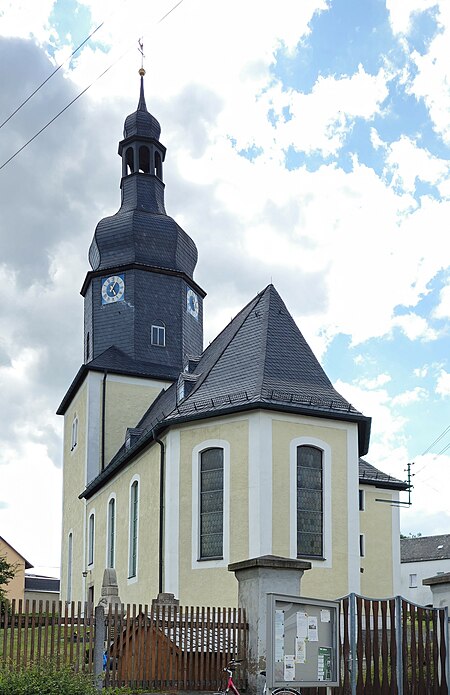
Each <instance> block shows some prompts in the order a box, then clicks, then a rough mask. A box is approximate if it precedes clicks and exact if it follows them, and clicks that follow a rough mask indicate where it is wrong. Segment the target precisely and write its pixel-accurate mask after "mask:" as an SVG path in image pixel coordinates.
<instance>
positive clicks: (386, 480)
mask: <svg viewBox="0 0 450 695" xmlns="http://www.w3.org/2000/svg"><path fill="white" fill-rule="evenodd" d="M359 482H360V483H362V484H363V485H374V486H375V487H382V488H384V489H386V488H389V489H392V490H407V489H408V483H405V482H404V481H402V480H398V478H394V477H393V476H392V475H388V474H387V473H383V472H382V471H379V470H378V468H375V466H372V465H371V464H370V463H367V461H365V460H364V459H359Z"/></svg>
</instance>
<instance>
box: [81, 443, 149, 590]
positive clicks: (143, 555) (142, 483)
mask: <svg viewBox="0 0 450 695" xmlns="http://www.w3.org/2000/svg"><path fill="white" fill-rule="evenodd" d="M159 472H160V448H159V445H158V444H156V445H153V446H152V447H150V448H149V449H148V450H147V451H146V452H145V454H143V455H142V456H140V457H139V458H137V459H136V460H135V461H133V462H132V463H131V464H130V465H129V466H128V467H127V468H126V469H125V470H123V471H120V472H119V473H118V474H117V475H116V476H115V477H114V479H113V480H111V481H110V482H108V483H107V484H106V485H105V487H104V488H103V490H102V491H101V492H99V493H97V494H96V495H94V497H93V498H92V499H90V500H89V501H88V503H87V509H86V512H87V514H86V519H87V520H88V519H89V516H90V514H91V513H92V512H93V511H94V512H95V546H94V562H93V564H92V565H91V566H88V567H87V569H88V575H87V578H86V592H87V589H88V587H89V586H91V585H94V602H95V603H97V602H98V601H99V600H100V590H101V586H102V581H103V572H104V569H105V567H106V543H107V509H108V501H109V499H110V495H111V493H115V495H116V562H115V566H116V570H117V580H118V584H119V593H120V598H121V600H122V601H123V602H124V603H146V602H148V603H151V601H152V599H153V598H155V597H156V596H157V594H158V539H159ZM135 476H139V545H138V570H137V579H136V580H134V579H132V580H129V579H128V535H129V528H130V526H129V508H130V485H131V483H132V480H133V478H134V477H135ZM88 530H89V525H88V523H87V524H86V548H87V547H88V538H87V534H88Z"/></svg>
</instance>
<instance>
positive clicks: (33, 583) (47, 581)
mask: <svg viewBox="0 0 450 695" xmlns="http://www.w3.org/2000/svg"><path fill="white" fill-rule="evenodd" d="M59 587H60V580H59V579H56V578H55V577H44V576H42V575H40V574H26V575H25V591H43V592H47V591H48V592H52V593H57V594H59Z"/></svg>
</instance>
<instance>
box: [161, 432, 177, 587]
mask: <svg viewBox="0 0 450 695" xmlns="http://www.w3.org/2000/svg"><path fill="white" fill-rule="evenodd" d="M165 446H166V466H165V478H166V480H165V492H164V496H165V505H164V506H165V510H166V513H165V519H164V539H165V540H164V588H163V591H165V592H169V593H172V594H174V596H176V597H178V596H179V573H180V568H179V544H180V430H173V431H172V432H169V434H168V436H167V438H166V442H165Z"/></svg>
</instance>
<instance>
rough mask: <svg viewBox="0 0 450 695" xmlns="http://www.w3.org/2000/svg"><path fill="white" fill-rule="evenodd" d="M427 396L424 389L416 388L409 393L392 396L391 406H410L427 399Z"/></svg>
mask: <svg viewBox="0 0 450 695" xmlns="http://www.w3.org/2000/svg"><path fill="white" fill-rule="evenodd" d="M427 396H428V391H427V390H426V389H424V388H422V387H420V386H416V387H415V388H413V389H411V390H409V391H404V392H403V393H399V394H398V395H397V396H394V398H393V399H392V405H399V406H405V405H411V403H417V402H418V401H421V400H424V399H425V398H427Z"/></svg>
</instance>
